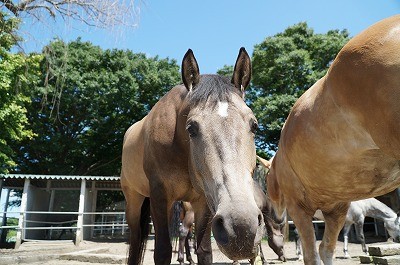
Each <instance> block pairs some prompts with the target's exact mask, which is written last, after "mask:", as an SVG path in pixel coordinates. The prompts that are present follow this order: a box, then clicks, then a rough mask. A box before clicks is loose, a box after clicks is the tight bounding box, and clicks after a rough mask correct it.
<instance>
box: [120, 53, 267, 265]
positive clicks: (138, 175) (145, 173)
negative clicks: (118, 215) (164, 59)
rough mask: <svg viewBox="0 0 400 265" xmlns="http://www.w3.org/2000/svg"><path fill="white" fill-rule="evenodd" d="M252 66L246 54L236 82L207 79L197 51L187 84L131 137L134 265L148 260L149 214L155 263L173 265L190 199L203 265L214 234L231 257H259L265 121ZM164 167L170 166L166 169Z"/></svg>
mask: <svg viewBox="0 0 400 265" xmlns="http://www.w3.org/2000/svg"><path fill="white" fill-rule="evenodd" d="M250 78H251V61H250V57H249V56H248V54H247V52H246V50H245V49H244V48H241V49H240V52H239V55H238V58H237V61H236V64H235V68H234V73H233V76H232V79H231V80H229V79H228V78H226V77H223V76H219V75H200V74H199V67H198V65H197V61H196V59H195V57H194V55H193V52H192V51H191V50H188V52H187V53H186V54H185V56H184V58H183V61H182V80H183V83H184V85H178V86H176V87H174V88H172V90H171V91H170V92H168V93H167V94H166V95H165V96H164V97H163V98H161V99H160V100H159V101H158V103H157V104H156V105H155V106H154V107H153V109H152V110H151V111H150V112H149V114H148V115H147V116H146V117H145V118H143V119H142V120H141V121H139V122H137V123H135V124H134V125H133V126H131V127H130V128H129V129H128V130H127V132H126V134H125V138H124V144H123V151H122V170H121V186H122V189H123V192H124V195H125V199H126V201H127V208H126V216H127V221H128V225H129V227H130V231H131V244H130V255H129V261H128V262H129V264H138V263H140V262H141V258H142V253H143V246H144V242H145V238H146V234H147V233H148V217H149V209H150V212H151V217H152V220H153V223H154V229H155V251H154V262H155V264H157V265H159V264H170V262H171V256H172V246H171V241H170V236H169V231H168V227H169V222H170V221H169V220H171V209H172V204H173V203H174V202H175V201H180V200H182V201H188V202H190V203H191V204H192V206H193V209H194V212H195V220H196V239H197V249H196V252H197V256H198V263H199V264H211V263H212V253H211V241H210V235H211V230H212V231H213V234H214V238H215V239H216V242H217V244H218V246H219V248H220V249H221V251H222V252H223V253H224V254H225V255H226V256H227V257H228V258H230V259H232V260H237V259H248V258H253V257H254V256H255V255H256V250H257V246H258V244H259V242H260V240H261V238H262V233H263V229H264V221H263V216H262V213H261V211H260V209H259V208H258V207H257V204H256V202H255V199H254V194H253V193H254V191H253V180H252V172H253V170H254V168H255V165H256V154H255V144H254V133H255V131H256V129H257V120H256V118H255V117H254V114H253V112H252V111H251V110H250V108H248V106H247V105H246V103H245V102H244V92H245V91H244V90H245V88H246V87H247V85H248V84H249V82H250ZM160 161H162V163H160Z"/></svg>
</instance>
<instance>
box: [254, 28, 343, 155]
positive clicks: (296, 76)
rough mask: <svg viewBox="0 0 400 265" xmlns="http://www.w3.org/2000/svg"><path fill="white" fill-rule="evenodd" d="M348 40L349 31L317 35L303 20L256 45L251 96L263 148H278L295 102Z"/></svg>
mask: <svg viewBox="0 0 400 265" xmlns="http://www.w3.org/2000/svg"><path fill="white" fill-rule="evenodd" d="M348 40H349V34H348V32H347V31H346V30H343V31H339V30H330V31H328V32H327V33H326V34H316V33H314V31H313V29H311V28H309V27H308V26H307V24H306V23H299V24H296V25H294V26H291V27H289V28H287V29H286V30H285V31H284V32H282V33H278V34H276V35H275V36H272V37H267V38H266V39H265V40H264V41H263V42H262V43H260V44H257V45H255V47H254V53H253V58H252V59H253V79H252V86H251V88H250V93H249V96H248V98H249V102H250V106H251V108H252V109H253V111H254V113H255V114H256V117H257V118H258V122H259V132H258V135H257V141H256V142H257V146H258V148H259V149H260V150H262V151H265V152H274V151H276V149H277V145H278V141H279V136H280V131H281V129H282V126H283V124H284V122H285V119H286V117H287V115H288V114H289V112H290V109H291V107H292V106H293V104H294V102H295V101H296V100H297V98H298V97H299V96H300V95H301V94H303V93H304V91H306V90H307V89H308V88H309V87H311V86H312V85H313V84H314V83H315V82H316V81H317V80H318V79H320V78H321V77H322V76H323V75H325V73H326V71H327V69H328V67H329V66H330V64H331V62H332V61H333V59H334V58H335V56H336V54H337V53H338V52H339V50H340V49H341V48H342V47H343V45H344V44H345V43H346V42H347V41H348Z"/></svg>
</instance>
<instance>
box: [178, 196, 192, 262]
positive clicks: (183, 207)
mask: <svg viewBox="0 0 400 265" xmlns="http://www.w3.org/2000/svg"><path fill="white" fill-rule="evenodd" d="M179 206H180V213H179V219H180V221H181V223H180V225H179V245H178V261H179V264H180V265H183V264H185V263H184V252H185V250H186V260H187V261H188V262H189V264H190V265H194V264H195V262H194V261H193V259H192V254H191V253H190V245H189V239H190V238H192V236H193V224H194V212H193V208H192V205H191V204H190V203H189V202H184V201H180V202H179Z"/></svg>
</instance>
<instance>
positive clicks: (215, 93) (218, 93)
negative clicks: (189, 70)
mask: <svg viewBox="0 0 400 265" xmlns="http://www.w3.org/2000/svg"><path fill="white" fill-rule="evenodd" d="M231 93H236V94H238V95H239V96H240V97H241V96H242V92H241V91H240V89H238V88H237V87H235V86H234V85H233V84H232V83H231V81H230V80H229V78H228V77H226V76H221V75H201V76H200V82H199V83H198V84H197V85H196V86H195V87H194V88H193V89H192V90H191V91H190V92H189V94H188V99H189V103H190V104H191V105H197V104H199V103H204V102H207V101H209V102H211V103H215V104H217V103H218V102H224V101H225V102H230V101H231V96H232V95H231Z"/></svg>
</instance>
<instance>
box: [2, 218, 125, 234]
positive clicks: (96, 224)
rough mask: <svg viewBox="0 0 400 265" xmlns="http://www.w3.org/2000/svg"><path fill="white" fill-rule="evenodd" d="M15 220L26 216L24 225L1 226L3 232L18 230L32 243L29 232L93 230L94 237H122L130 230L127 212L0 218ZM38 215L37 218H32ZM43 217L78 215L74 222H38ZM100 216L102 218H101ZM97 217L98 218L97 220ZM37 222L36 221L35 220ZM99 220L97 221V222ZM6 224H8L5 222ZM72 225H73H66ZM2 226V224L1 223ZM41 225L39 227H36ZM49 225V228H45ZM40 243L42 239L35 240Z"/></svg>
mask: <svg viewBox="0 0 400 265" xmlns="http://www.w3.org/2000/svg"><path fill="white" fill-rule="evenodd" d="M4 214H5V218H6V219H8V218H15V219H19V217H20V216H21V215H23V216H24V218H23V220H24V222H23V224H22V226H21V225H5V226H3V225H2V226H0V229H1V231H7V230H11V229H12V230H16V231H20V232H22V234H23V240H25V241H32V240H33V239H32V238H26V232H25V231H27V230H49V231H50V235H51V231H54V230H70V231H75V232H76V231H78V230H80V229H84V228H87V229H91V230H92V232H91V233H92V236H93V235H94V234H96V235H105V234H107V235H108V234H111V235H114V234H115V233H116V232H118V231H120V232H121V234H122V235H124V234H125V233H126V230H127V228H128V224H127V223H126V219H125V212H72V211H69V212H54V211H53V212H48V211H7V212H5V211H3V212H0V218H2V217H3V218H4ZM11 214H13V215H17V216H16V217H9V216H8V215H11ZM32 215H36V216H32ZM41 215H46V216H49V215H50V216H51V215H53V216H54V215H59V216H61V217H62V216H63V215H76V217H77V219H73V220H66V221H49V220H37V219H40V218H38V216H41ZM87 216H93V218H91V219H90V220H87V219H85V218H83V217H87ZM98 216H100V217H101V218H99V217H98ZM111 216H113V217H114V218H112V219H113V220H109V219H110V217H111ZM79 217H81V218H83V222H82V223H81V224H80V226H78V218H79ZM96 217H97V218H96ZM33 218H34V219H36V220H34V219H33ZM95 219H97V220H95ZM5 223H6V222H5ZM69 223H70V224H71V225H66V224H69ZM0 224H1V223H0ZM35 225H39V226H35ZM43 225H47V226H43ZM34 240H38V241H40V240H41V239H34Z"/></svg>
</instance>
